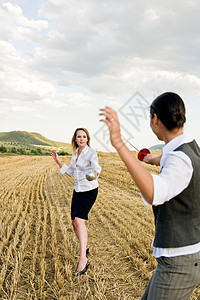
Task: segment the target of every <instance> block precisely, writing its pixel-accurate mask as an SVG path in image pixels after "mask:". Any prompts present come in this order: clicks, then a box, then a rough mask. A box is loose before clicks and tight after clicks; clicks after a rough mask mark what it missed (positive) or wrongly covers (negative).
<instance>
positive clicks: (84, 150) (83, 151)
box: [76, 144, 89, 155]
mask: <svg viewBox="0 0 200 300" xmlns="http://www.w3.org/2000/svg"><path fill="white" fill-rule="evenodd" d="M88 148H89V146H88V145H87V144H86V146H85V148H84V149H83V150H82V151H81V153H83V154H85V153H86V152H87V150H88ZM77 153H78V148H76V155H77Z"/></svg>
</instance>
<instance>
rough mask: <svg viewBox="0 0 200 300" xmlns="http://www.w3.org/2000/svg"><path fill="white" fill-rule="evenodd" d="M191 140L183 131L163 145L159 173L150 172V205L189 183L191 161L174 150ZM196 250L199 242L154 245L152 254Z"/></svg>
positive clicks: (174, 254) (179, 190)
mask: <svg viewBox="0 0 200 300" xmlns="http://www.w3.org/2000/svg"><path fill="white" fill-rule="evenodd" d="M192 141H193V139H192V138H191V137H190V136H189V135H187V134H185V133H183V134H181V135H179V136H177V137H176V138H174V139H173V140H171V141H170V142H169V143H167V144H166V145H165V146H164V147H163V150H162V152H163V153H162V157H161V161H160V167H161V171H160V174H158V175H155V174H152V177H153V184H154V198H153V203H152V205H155V206H156V205H161V204H163V203H164V202H167V201H170V199H172V198H174V197H175V196H177V195H178V194H180V193H181V192H182V191H183V190H184V189H185V188H187V186H188V185H189V183H190V180H191V178H192V174H193V167H192V162H191V160H190V158H189V157H188V156H187V155H186V154H185V153H184V152H182V151H174V150H175V149H176V148H178V147H179V146H181V145H182V144H185V143H190V142H192ZM142 199H143V201H144V203H145V204H147V205H148V204H149V203H148V202H147V201H146V200H145V199H144V197H143V196H142ZM171 201H173V200H171ZM152 245H153V243H152ZM198 251H200V243H197V244H195V245H191V246H185V247H178V248H158V247H154V252H153V256H155V257H160V256H167V257H173V256H179V255H187V254H193V253H196V252H198Z"/></svg>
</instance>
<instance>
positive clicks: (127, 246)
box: [0, 153, 200, 300]
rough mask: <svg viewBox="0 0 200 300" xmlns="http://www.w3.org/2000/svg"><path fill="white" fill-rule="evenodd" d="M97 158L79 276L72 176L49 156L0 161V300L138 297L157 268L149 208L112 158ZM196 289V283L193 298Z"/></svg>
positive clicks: (195, 295)
mask: <svg viewBox="0 0 200 300" xmlns="http://www.w3.org/2000/svg"><path fill="white" fill-rule="evenodd" d="M64 160H65V161H66V162H67V164H68V163H69V160H70V157H68V158H67V159H65V158H64ZM99 160H100V165H101V166H102V167H103V170H102V173H101V176H100V178H99V185H100V188H99V195H98V198H97V201H96V203H95V205H94V207H93V209H92V211H91V212H90V215H89V222H88V235H89V247H90V256H89V258H90V262H91V263H90V267H89V269H88V271H87V273H86V274H85V275H84V276H80V277H78V278H77V277H74V276H73V272H74V270H75V269H76V267H77V260H75V259H74V255H75V254H76V253H77V251H78V242H77V239H76V237H75V235H74V233H73V230H72V226H71V220H70V204H71V197H72V192H73V185H74V182H73V178H69V177H67V176H65V175H64V176H61V175H60V174H59V169H58V167H57V165H55V163H54V162H53V160H52V158H51V157H28V156H15V157H2V158H1V160H0V180H1V186H0V208H1V215H0V299H17V300H21V299H26V300H27V299H34V300H35V299H63V300H64V299H73V300H76V299H77V300H83V299H94V300H96V299H112V300H113V299H123V300H126V299H140V298H141V295H142V293H143V291H144V289H145V287H146V285H147V282H148V280H149V278H150V276H151V274H152V272H153V270H154V269H155V267H156V262H155V259H154V258H153V257H152V248H151V246H150V244H151V240H152V238H153V235H154V225H153V215H152V211H151V208H150V207H146V206H145V205H143V203H142V201H141V199H140V193H139V191H138V189H137V187H136V186H135V184H134V183H133V181H132V179H131V177H130V175H129V174H128V172H127V170H126V168H125V166H124V165H123V163H122V162H121V160H120V159H119V157H118V155H116V154H114V155H112V157H111V154H105V153H100V155H99ZM147 167H148V169H150V170H151V171H152V172H155V173H156V172H158V171H159V169H158V168H157V167H149V166H147ZM199 294H200V286H199V287H197V288H196V290H195V291H194V293H193V295H192V297H191V299H192V300H195V299H196V300H197V299H199V298H198V295H199Z"/></svg>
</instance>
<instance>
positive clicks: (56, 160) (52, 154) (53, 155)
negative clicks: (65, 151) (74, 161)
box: [51, 150, 60, 164]
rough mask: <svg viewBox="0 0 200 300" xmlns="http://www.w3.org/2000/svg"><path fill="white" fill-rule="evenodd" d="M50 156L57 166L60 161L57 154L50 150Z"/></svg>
mask: <svg viewBox="0 0 200 300" xmlns="http://www.w3.org/2000/svg"><path fill="white" fill-rule="evenodd" d="M51 156H52V157H53V159H54V160H55V162H56V163H57V164H59V162H60V159H59V157H58V154H57V152H56V151H55V150H52V151H51Z"/></svg>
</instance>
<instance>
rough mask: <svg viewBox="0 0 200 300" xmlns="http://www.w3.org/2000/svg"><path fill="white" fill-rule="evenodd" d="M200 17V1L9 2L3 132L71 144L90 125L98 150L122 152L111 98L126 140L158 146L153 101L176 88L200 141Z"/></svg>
mask: <svg viewBox="0 0 200 300" xmlns="http://www.w3.org/2000/svg"><path fill="white" fill-rule="evenodd" d="M199 15H200V3H199V0H169V1H162V0H148V1H144V0H140V1H133V0H123V1H121V0H101V1H100V0H81V1H80V0H34V1H31V0H29V1H28V0H7V1H4V0H1V2H0V25H1V26H0V131H2V132H5V131H6V132H7V131H12V130H24V131H28V132H38V133H40V134H42V135H44V136H45V137H46V138H49V139H52V140H54V141H62V142H68V143H70V141H71V137H72V135H73V133H74V131H75V129H76V128H77V127H85V128H87V129H88V130H89V132H90V135H91V146H92V147H93V148H94V149H96V150H101V151H114V148H112V146H111V145H110V144H109V139H108V132H107V130H106V125H104V124H103V123H102V122H99V120H100V119H101V118H100V116H99V109H100V108H102V107H105V105H108V106H111V107H112V108H113V109H115V110H116V111H118V115H119V119H120V123H121V126H122V134H123V136H124V137H125V138H126V140H128V141H129V142H130V143H131V144H132V145H134V146H136V147H137V149H140V148H144V147H150V146H152V145H155V144H159V143H160V142H159V141H158V140H157V138H156V137H155V136H154V134H153V133H152V132H151V129H150V127H149V111H148V109H149V105H150V104H151V102H152V101H153V99H154V98H155V97H156V96H158V95H159V94H161V93H163V92H166V91H172V92H176V93H178V94H179V95H180V96H181V97H182V98H183V100H184V102H185V105H186V112H187V114H186V117H187V123H186V125H185V131H186V132H189V133H190V134H192V135H193V136H194V138H195V139H196V140H197V141H198V142H199V143H200V135H199V130H198V129H199V128H198V118H199V114H200V35H199V28H200V18H199ZM128 145H129V146H130V149H133V147H132V146H131V145H130V144H128ZM133 150H134V149H133Z"/></svg>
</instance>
